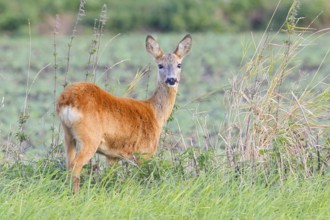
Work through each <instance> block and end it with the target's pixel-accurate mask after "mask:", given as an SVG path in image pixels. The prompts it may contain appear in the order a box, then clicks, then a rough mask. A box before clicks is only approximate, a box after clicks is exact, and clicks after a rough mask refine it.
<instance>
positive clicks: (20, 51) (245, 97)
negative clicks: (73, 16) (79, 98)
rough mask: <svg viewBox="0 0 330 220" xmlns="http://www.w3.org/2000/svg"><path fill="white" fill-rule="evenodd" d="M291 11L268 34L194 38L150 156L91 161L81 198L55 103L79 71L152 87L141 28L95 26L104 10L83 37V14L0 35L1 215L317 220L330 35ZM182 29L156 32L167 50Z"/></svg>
mask: <svg viewBox="0 0 330 220" xmlns="http://www.w3.org/2000/svg"><path fill="white" fill-rule="evenodd" d="M114 2H115V1H114ZM252 2H254V1H252ZM295 3H296V2H295ZM178 4H179V3H178ZM196 4H197V3H196ZM127 7H129V6H127ZM298 8H299V7H298V5H297V4H293V5H292V6H290V7H289V8H288V15H285V16H284V17H285V18H286V19H284V18H283V16H282V18H283V19H284V20H285V22H284V25H283V26H282V28H281V29H280V30H279V31H278V32H271V31H270V29H272V25H270V26H268V28H267V29H266V31H265V32H264V33H251V34H240V35H237V34H236V35H233V34H217V33H212V32H208V33H203V34H202V33H197V34H193V48H192V51H191V54H190V55H189V56H188V57H187V59H186V60H185V62H184V64H183V72H182V80H181V83H180V88H179V91H180V92H179V97H178V99H177V106H176V108H175V111H174V113H173V115H172V117H171V119H170V120H169V121H168V123H167V125H166V127H165V129H164V131H163V133H162V136H161V141H160V144H159V145H160V149H159V150H158V152H157V154H156V155H155V156H154V158H152V160H150V161H144V162H143V163H142V164H141V165H139V166H137V165H136V164H135V162H134V161H121V162H120V163H119V164H114V165H112V166H110V167H106V166H105V164H104V161H103V158H102V157H101V156H96V157H95V158H93V160H92V162H91V163H90V164H88V165H86V167H85V168H84V173H83V174H82V187H81V191H80V193H79V194H77V195H72V192H71V189H70V187H71V183H70V175H69V174H67V173H66V170H65V158H64V152H63V144H62V134H61V131H60V130H59V123H58V120H57V119H56V117H55V115H54V100H55V99H56V97H57V96H58V94H59V93H60V92H61V91H62V89H63V85H65V84H67V83H70V82H73V81H84V80H88V81H95V82H96V83H97V84H99V85H100V86H101V87H103V88H105V89H107V90H108V91H110V92H112V93H114V94H115V95H119V96H124V95H125V94H129V96H131V97H135V98H140V99H143V98H145V97H146V96H148V95H150V93H151V92H152V90H153V88H154V86H155V83H154V82H155V81H156V74H155V73H154V72H155V71H156V70H155V68H154V65H153V64H149V63H151V62H152V61H151V58H150V57H149V55H148V54H147V53H146V52H144V51H145V48H144V47H145V45H144V40H145V35H144V34H125V35H120V36H118V37H113V36H109V35H103V33H104V22H103V21H102V19H103V17H104V14H103V13H101V15H100V16H99V17H100V18H102V19H100V23H98V22H96V23H95V24H94V26H93V27H94V28H93V31H94V32H93V33H94V35H93V36H91V37H88V36H81V35H80V34H77V33H78V32H76V30H77V29H79V28H80V25H81V23H77V24H76V25H75V26H74V31H73V32H72V33H73V34H72V35H71V37H67V36H62V35H59V34H58V33H57V29H55V31H54V34H53V37H35V36H33V34H32V35H30V41H29V40H28V39H27V38H6V37H2V38H1V39H0V42H1V44H0V47H1V50H2V51H3V56H2V60H3V62H1V64H0V65H1V66H0V69H1V71H2V72H1V73H0V78H1V83H2V84H1V87H0V113H1V114H0V143H1V144H0V147H1V154H0V189H1V190H0V210H1V211H0V218H1V219H8V218H14V219H30V218H33V219H44V218H46V219H48V218H55V219H81V218H84V219H85V218H86V219H105V218H115V219H117V218H119V219H127V218H133V219H141V218H142V219H150V218H163V219H186V218H187V219H188V218H189V219H190V218H192V219H277V218H279V219H302V218H304V219H305V218H307V219H311V218H316V219H327V218H328V216H329V215H330V209H329V208H328V204H329V200H330V198H329V196H328V195H329V191H330V187H329V183H330V182H329V180H330V179H329V174H330V172H329V155H330V138H329V137H330V136H329V135H330V118H329V115H330V86H329V85H330V78H329V76H330V75H329V70H330V66H329V65H328V64H329V63H330V62H329V56H328V54H329V52H330V49H329V48H330V44H329V40H328V36H327V34H328V32H327V30H321V31H318V32H315V31H313V30H310V29H304V28H301V27H299V26H297V24H298V20H299V17H298V15H297V10H298ZM276 12H277V13H281V10H280V8H279V9H278V10H277V11H276ZM275 14H276V13H275ZM79 16H82V14H80V15H79ZM79 18H80V17H79ZM274 19H275V17H274ZM78 21H79V22H83V21H82V20H79V19H78ZM273 22H276V19H275V20H271V21H270V23H271V24H272V23H273ZM181 37H182V36H181V35H179V34H162V35H161V36H158V37H157V40H159V42H160V44H161V45H162V46H163V47H164V49H165V50H169V49H171V48H172V49H174V48H173V47H174V46H175V45H173V42H177V40H178V39H180V38H181ZM143 54H144V55H143ZM134 74H136V77H135V78H134ZM133 78H134V79H133Z"/></svg>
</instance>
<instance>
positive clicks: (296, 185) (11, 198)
mask: <svg viewBox="0 0 330 220" xmlns="http://www.w3.org/2000/svg"><path fill="white" fill-rule="evenodd" d="M21 169H22V167H21ZM13 172H14V171H13V170H6V169H2V170H1V175H0V176H1V178H0V188H1V189H2V190H1V192H0V201H1V203H0V210H1V211H0V217H1V219H8V218H10V219H30V218H33V219H49V218H52V219H109V218H111V219H155V218H157V219H311V218H315V219H327V218H328V216H329V215H330V210H329V209H328V204H329V202H330V198H329V196H328V195H329V193H330V187H329V183H330V181H329V180H330V179H329V176H322V177H320V176H318V177H317V176H315V177H313V178H308V179H297V178H294V177H288V179H287V180H286V181H284V182H278V181H274V180H272V179H271V178H270V179H268V182H269V183H270V184H268V185H267V184H265V179H264V176H263V175H259V176H257V178H254V179H257V180H258V179H259V181H256V182H253V181H251V179H249V178H248V177H249V176H246V178H244V179H241V178H237V176H235V175H234V174H233V173H226V172H225V171H224V170H222V171H221V170H214V171H210V172H208V173H205V174H202V175H200V176H199V177H198V178H187V179H180V180H179V179H167V180H163V181H155V182H148V181H145V179H144V180H142V179H139V178H136V177H132V176H131V177H130V178H126V179H125V180H123V179H121V178H117V179H116V180H115V181H113V177H114V175H115V172H114V170H111V169H110V170H107V171H106V175H104V176H103V177H102V180H101V181H99V182H98V183H94V184H93V183H91V181H85V183H84V185H83V187H82V189H81V192H80V193H79V194H78V195H75V196H73V195H72V194H71V191H70V188H69V186H68V182H65V181H63V179H65V174H63V173H60V172H59V171H54V170H53V172H50V173H47V172H45V169H44V167H43V168H42V167H40V168H38V169H36V170H34V171H33V172H34V174H33V175H31V176H29V177H23V176H21V177H15V178H13V177H10V176H11V175H12V173H13ZM167 174H168V173H167ZM56 175H58V176H59V177H60V178H59V177H58V176H57V178H54V176H56ZM165 175H166V173H165ZM274 177H275V176H274ZM9 179H10V180H9ZM146 179H148V178H146ZM107 182H109V185H107V186H106V184H105V183H107ZM101 183H102V184H105V185H103V187H100V185H101Z"/></svg>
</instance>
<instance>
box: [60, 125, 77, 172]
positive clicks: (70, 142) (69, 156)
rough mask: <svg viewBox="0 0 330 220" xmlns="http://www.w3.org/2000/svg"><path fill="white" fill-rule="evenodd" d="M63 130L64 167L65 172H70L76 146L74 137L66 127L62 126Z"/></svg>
mask: <svg viewBox="0 0 330 220" xmlns="http://www.w3.org/2000/svg"><path fill="white" fill-rule="evenodd" d="M62 127H63V130H64V145H65V152H66V167H67V170H71V169H72V166H73V160H74V158H75V157H76V146H75V140H74V136H73V135H72V133H71V130H70V129H69V128H68V127H67V126H66V125H64V124H63V125H62Z"/></svg>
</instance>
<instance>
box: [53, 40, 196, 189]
mask: <svg viewBox="0 0 330 220" xmlns="http://www.w3.org/2000/svg"><path fill="white" fill-rule="evenodd" d="M190 47H191V37H190V36H189V35H187V36H186V37H185V38H184V39H183V40H182V41H181V42H180V44H179V45H178V47H177V49H176V50H175V53H173V54H163V52H162V50H161V49H160V47H159V45H158V43H157V42H156V41H155V40H154V39H153V38H152V37H151V36H148V37H147V50H148V52H149V53H151V54H152V55H153V56H154V57H155V58H156V62H157V63H158V64H159V63H162V64H163V65H165V67H166V68H165V67H164V69H163V70H160V71H159V74H160V76H159V79H158V84H157V88H156V91H155V92H154V94H153V95H152V96H151V97H150V98H149V99H147V100H145V101H140V100H135V99H131V98H121V97H116V96H113V95H111V94H110V93H108V92H107V91H105V90H103V89H101V88H100V87H98V86H97V85H96V84H94V83H89V82H79V83H73V84H71V85H69V86H68V87H67V88H66V89H65V90H64V92H63V93H62V94H61V95H60V97H59V98H58V100H57V113H58V115H59V117H60V120H61V122H62V127H63V130H64V140H65V147H66V153H67V167H68V169H72V172H73V178H74V183H73V184H74V191H75V192H77V191H78V190H79V184H80V173H81V170H82V167H83V166H84V165H85V164H86V163H87V162H88V161H89V160H90V159H91V158H92V157H93V155H94V154H95V153H96V152H97V153H100V154H103V155H105V156H106V158H107V160H108V161H116V160H118V159H120V158H128V159H129V158H131V157H132V155H134V154H135V153H141V154H142V155H143V154H145V156H146V158H148V156H150V155H152V154H154V153H155V152H156V150H157V144H158V141H159V137H160V133H161V129H162V126H163V124H164V123H165V122H166V120H167V119H168V117H169V116H170V114H171V112H172V110H173V106H174V103H175V98H176V94H177V84H178V83H177V84H176V85H174V86H173V85H171V86H169V85H167V84H166V83H165V79H167V78H168V77H176V79H178V80H177V82H178V81H179V79H180V76H179V75H180V70H176V68H175V67H176V66H177V64H178V63H181V60H182V58H183V56H184V55H185V54H187V53H188V52H189V50H190ZM161 72H162V73H161ZM76 148H80V150H79V152H78V153H77V152H76Z"/></svg>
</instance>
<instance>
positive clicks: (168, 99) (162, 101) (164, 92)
mask: <svg viewBox="0 0 330 220" xmlns="http://www.w3.org/2000/svg"><path fill="white" fill-rule="evenodd" d="M177 89H178V87H177V86H176V87H171V88H169V87H168V86H166V85H164V84H163V83H160V82H158V84H157V88H156V91H155V92H154V94H153V95H152V96H151V97H150V98H149V99H148V102H149V103H150V104H151V106H152V107H153V108H154V110H155V112H156V117H157V120H158V123H159V125H160V126H163V125H164V123H165V122H166V121H167V119H168V118H169V117H170V115H171V113H172V110H173V107H174V104H175V99H176V94H177Z"/></svg>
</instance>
